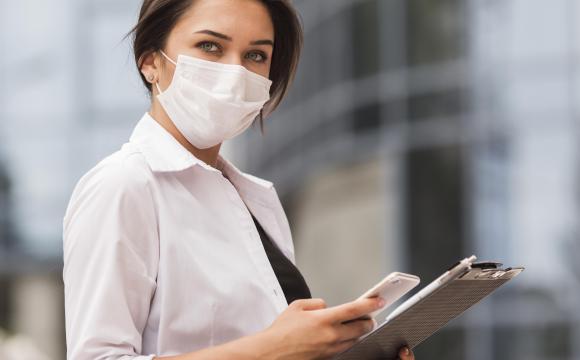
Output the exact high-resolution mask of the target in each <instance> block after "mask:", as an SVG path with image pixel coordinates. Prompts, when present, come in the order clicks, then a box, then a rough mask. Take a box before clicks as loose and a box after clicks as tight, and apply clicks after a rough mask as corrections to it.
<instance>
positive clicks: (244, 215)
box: [224, 178, 288, 312]
mask: <svg viewBox="0 0 580 360" xmlns="http://www.w3.org/2000/svg"><path fill="white" fill-rule="evenodd" d="M224 181H225V182H226V187H227V190H226V192H227V193H228V197H229V198H230V200H231V201H232V202H233V203H234V204H235V207H236V210H237V211H236V213H237V215H238V219H239V221H240V225H241V227H242V228H243V229H245V230H246V234H247V236H244V239H245V241H246V244H247V248H248V251H249V253H250V256H251V258H252V260H253V262H254V265H255V266H256V267H257V268H258V271H259V272H260V273H261V274H262V278H263V279H264V281H265V286H267V287H268V288H270V289H272V294H273V297H274V299H273V300H274V303H275V305H276V307H277V309H278V311H279V312H282V311H283V310H284V309H285V308H286V307H287V306H288V304H287V302H286V298H285V296H284V292H283V291H282V286H281V285H280V283H279V281H278V278H277V277H276V274H275V273H274V269H273V268H272V265H271V264H270V260H269V259H268V255H267V254H266V250H265V249H264V246H263V244H262V241H261V240H260V234H259V233H258V231H257V229H256V228H255V226H253V224H254V222H253V220H252V216H251V214H250V211H249V209H248V207H247V206H246V205H245V204H244V202H243V200H242V199H241V197H240V195H239V194H238V192H237V190H236V189H235V187H234V186H233V185H232V184H231V183H230V182H229V181H228V180H227V179H225V178H224Z"/></svg>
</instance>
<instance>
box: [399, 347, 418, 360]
mask: <svg viewBox="0 0 580 360" xmlns="http://www.w3.org/2000/svg"><path fill="white" fill-rule="evenodd" d="M399 358H400V359H401V360H415V355H414V354H413V352H412V351H411V350H410V349H409V348H408V347H406V346H405V347H403V348H401V350H399Z"/></svg>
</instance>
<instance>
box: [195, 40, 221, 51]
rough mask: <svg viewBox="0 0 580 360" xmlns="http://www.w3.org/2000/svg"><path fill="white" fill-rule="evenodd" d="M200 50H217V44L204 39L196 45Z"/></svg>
mask: <svg viewBox="0 0 580 360" xmlns="http://www.w3.org/2000/svg"><path fill="white" fill-rule="evenodd" d="M197 47H199V48H200V49H201V50H203V51H205V52H209V53H213V52H217V51H219V46H218V45H217V44H216V43H213V42H209V41H205V42H202V43H199V44H198V45H197Z"/></svg>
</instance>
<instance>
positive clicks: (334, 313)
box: [324, 297, 384, 323]
mask: <svg viewBox="0 0 580 360" xmlns="http://www.w3.org/2000/svg"><path fill="white" fill-rule="evenodd" d="M383 304H384V300H383V299H381V298H378V297H377V298H365V299H358V300H355V301H352V302H348V303H346V304H342V305H338V306H334V307H331V308H328V309H325V310H324V313H325V314H326V315H327V316H328V317H329V318H330V321H331V322H333V323H339V322H345V321H348V320H353V319H356V318H359V317H361V316H363V315H367V314H369V313H371V312H373V311H375V310H377V309H380V308H381V307H382V306H383Z"/></svg>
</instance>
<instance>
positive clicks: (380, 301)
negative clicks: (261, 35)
mask: <svg viewBox="0 0 580 360" xmlns="http://www.w3.org/2000/svg"><path fill="white" fill-rule="evenodd" d="M383 306H385V299H383V298H379V303H378V307H380V308H382V307H383Z"/></svg>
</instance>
